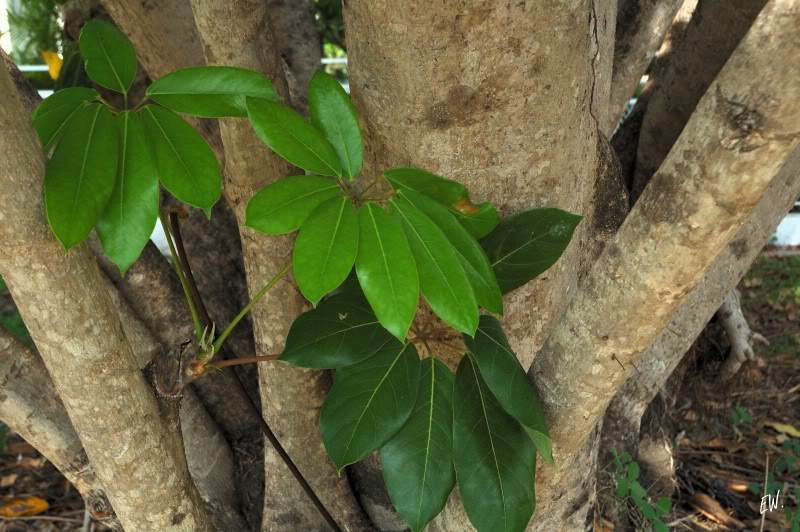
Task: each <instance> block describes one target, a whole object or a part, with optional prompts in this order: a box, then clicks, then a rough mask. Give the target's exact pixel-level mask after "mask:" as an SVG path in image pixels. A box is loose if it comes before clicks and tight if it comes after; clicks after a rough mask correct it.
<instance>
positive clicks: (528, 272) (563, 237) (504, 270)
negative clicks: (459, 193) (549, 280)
mask: <svg viewBox="0 0 800 532" xmlns="http://www.w3.org/2000/svg"><path fill="white" fill-rule="evenodd" d="M580 221H581V217H580V216H578V215H576V214H571V213H568V212H566V211H562V210H560V209H550V208H547V209H531V210H529V211H525V212H521V213H519V214H515V215H514V216H511V217H509V218H506V219H504V220H503V221H502V222H500V224H499V225H498V226H497V228H495V230H494V231H492V233H491V234H490V235H489V236H487V237H486V238H485V239H484V240H483V241H482V242H481V245H482V246H483V249H485V250H486V254H487V255H488V256H489V261H490V262H491V263H492V269H494V273H495V275H496V276H497V282H498V284H499V285H500V289H501V290H502V291H503V293H504V294H507V293H508V292H510V291H511V290H514V289H515V288H518V287H520V286H522V285H524V284H526V283H527V282H528V281H530V280H531V279H534V278H535V277H537V276H538V275H541V274H542V273H544V272H545V271H546V270H547V269H548V268H550V266H552V265H553V264H555V262H556V261H557V260H558V258H559V257H560V256H561V254H562V253H563V252H564V250H565V249H566V248H567V245H568V244H569V241H570V239H572V233H574V232H575V227H576V226H577V225H578V222H580Z"/></svg>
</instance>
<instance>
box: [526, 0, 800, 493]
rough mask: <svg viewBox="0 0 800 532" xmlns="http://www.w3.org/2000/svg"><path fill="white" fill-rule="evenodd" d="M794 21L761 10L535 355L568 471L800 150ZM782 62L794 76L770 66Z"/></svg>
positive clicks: (535, 370) (798, 19)
mask: <svg viewBox="0 0 800 532" xmlns="http://www.w3.org/2000/svg"><path fill="white" fill-rule="evenodd" d="M798 23H800V3H798V2H797V1H796V0H773V1H772V2H771V3H770V4H769V5H768V6H767V7H766V8H765V9H764V11H762V13H761V15H760V16H759V18H758V19H757V20H756V22H755V24H754V25H753V28H752V29H751V30H750V32H749V33H748V34H747V36H746V37H745V39H744V40H743V41H742V43H741V44H740V45H739V47H738V48H737V49H736V51H735V52H734V54H733V56H732V57H731V59H730V60H729V61H728V63H727V64H726V65H725V67H724V68H723V69H722V71H721V72H720V75H719V77H718V78H717V80H716V81H715V82H714V83H713V84H712V85H711V87H710V88H709V90H708V92H707V93H706V96H704V97H703V99H702V100H701V102H700V104H699V105H698V107H697V110H696V111H695V113H694V115H693V116H692V118H691V119H690V120H689V123H688V124H687V126H686V128H685V129H684V132H683V134H682V135H681V137H680V138H679V140H678V142H677V144H676V145H675V147H674V148H673V150H672V151H671V152H670V155H669V156H668V157H667V159H666V161H665V162H664V164H663V165H662V167H661V168H660V169H659V171H658V172H657V173H656V175H655V177H654V178H653V181H652V182H651V184H650V186H649V187H648V188H647V189H646V191H645V193H644V195H643V196H642V198H641V199H640V201H639V202H638V203H637V205H636V207H635V208H634V210H633V211H632V212H631V214H630V215H629V216H628V218H627V219H626V221H625V223H624V224H623V226H622V228H621V229H620V231H619V232H618V234H617V235H616V237H615V238H614V240H613V241H612V242H610V243H609V245H608V246H607V247H606V249H605V251H604V252H603V255H602V256H601V257H600V259H599V260H598V262H597V263H596V264H595V266H594V268H593V269H592V271H591V272H590V274H589V276H588V278H587V279H586V282H585V283H584V285H583V286H582V288H581V289H580V290H579V291H578V293H577V294H576V296H575V298H574V299H573V300H572V302H571V304H570V306H569V308H568V309H567V311H566V313H565V315H564V316H563V318H562V319H561V321H560V322H559V324H558V326H557V327H556V329H555V330H554V332H553V334H552V335H551V337H550V338H549V339H548V341H547V344H546V345H545V347H544V348H543V349H542V351H541V352H540V353H539V354H538V355H537V357H536V359H535V361H534V364H533V366H532V367H531V371H530V375H531V377H532V378H534V379H535V380H536V382H537V384H538V385H539V389H540V391H541V392H542V396H543V399H544V401H545V403H546V404H547V412H548V417H549V420H550V426H551V427H552V433H551V435H552V437H553V440H554V444H555V450H556V457H557V459H558V460H559V461H560V462H561V463H562V464H563V465H562V468H563V467H565V466H567V464H569V462H570V458H571V457H572V456H573V455H574V454H575V453H577V452H578V450H579V449H580V448H581V447H582V446H583V445H584V444H585V441H586V438H585V435H586V434H588V433H589V432H590V431H591V429H592V428H593V427H594V425H595V424H596V422H597V420H598V419H599V417H600V415H601V414H602V412H603V411H604V409H605V406H606V405H607V403H608V401H609V400H610V399H611V397H612V395H613V393H614V392H615V391H616V389H617V388H618V387H619V386H620V384H621V383H622V382H623V381H624V380H625V379H626V378H627V377H628V375H629V373H630V370H629V369H628V368H632V366H633V365H634V364H637V363H638V361H639V359H640V357H641V354H642V353H643V352H644V351H645V350H646V349H647V348H648V347H649V346H650V344H651V343H652V342H653V341H654V340H655V338H656V337H657V335H658V334H659V333H660V332H661V331H662V330H663V329H664V328H665V327H666V326H667V324H668V323H669V321H670V320H671V319H672V317H673V316H674V315H675V312H676V310H677V309H678V307H679V305H680V304H683V303H684V301H685V299H686V297H687V296H688V294H689V293H691V291H692V290H693V289H694V288H695V287H696V286H698V284H699V283H700V281H701V280H702V277H703V275H704V274H705V273H706V271H707V270H708V268H709V267H710V266H711V265H712V264H713V261H714V260H715V259H716V257H717V256H718V255H719V254H720V253H721V252H722V251H723V250H724V247H725V246H726V245H727V244H728V243H729V242H730V241H731V240H732V239H733V237H734V236H735V234H736V233H737V232H738V230H739V228H741V227H742V226H743V224H744V222H745V221H746V219H747V216H748V215H749V213H750V212H751V210H752V209H753V208H754V206H755V205H757V204H758V202H759V201H760V199H761V197H762V196H763V195H764V193H765V192H766V190H767V189H768V187H769V185H770V183H771V181H772V180H773V179H774V178H775V176H776V175H777V174H778V172H779V170H780V169H781V167H782V166H783V163H784V161H785V160H786V159H787V156H788V154H789V153H791V151H792V150H793V149H794V148H795V147H796V146H797V144H798V142H800V135H799V134H798V132H797V129H796V124H797V121H798V119H800V104H798V96H800V83H799V82H798V80H797V78H796V76H794V75H793V74H791V73H792V72H794V71H796V70H797V68H798V67H800V63H798V62H800V59H798V58H800V48H799V47H800V42H797V40H796V39H793V38H792V37H791V35H792V32H793V31H794V30H793V29H792V28H795V27H796V25H797V24H798ZM778 54H780V56H781V57H786V58H787V61H789V64H787V65H785V66H786V68H765V67H764V65H769V64H770V62H771V61H774V58H775V57H777V56H778ZM755 73H758V75H755ZM764 87H774V88H776V90H775V91H774V92H773V93H771V94H770V98H769V99H768V100H766V99H765V98H764V96H763V88H764ZM678 176H680V180H679V179H678ZM716 304H717V305H718V304H719V301H718V302H716ZM608 308H613V309H615V312H614V313H611V314H609V313H608V312H605V311H604V310H603V309H608ZM643 309H647V312H643ZM620 365H622V366H624V367H625V368H626V369H625V370H623V369H622V368H621V367H620ZM558 478H559V473H558V472H556V473H555V474H554V475H553V477H552V480H551V482H557V480H558Z"/></svg>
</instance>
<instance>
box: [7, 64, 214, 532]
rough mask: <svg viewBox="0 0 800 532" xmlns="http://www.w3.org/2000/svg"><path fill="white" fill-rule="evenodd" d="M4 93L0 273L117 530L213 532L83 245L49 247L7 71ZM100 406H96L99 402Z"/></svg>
mask: <svg viewBox="0 0 800 532" xmlns="http://www.w3.org/2000/svg"><path fill="white" fill-rule="evenodd" d="M0 88H1V91H0V92H2V93H3V94H6V95H8V97H7V99H6V101H5V102H4V105H3V106H2V107H0V152H2V153H3V154H4V156H3V158H2V160H0V176H2V178H3V180H4V185H3V186H2V187H0V211H1V212H3V214H4V216H5V219H6V223H4V224H2V227H1V228H0V236H2V239H3V242H4V244H5V246H6V249H7V253H6V254H4V255H3V256H2V257H1V258H0V270H2V274H3V277H4V278H5V279H6V281H7V282H8V286H9V289H10V290H11V293H12V295H13V297H14V300H15V301H16V302H17V305H18V307H19V310H20V313H21V314H22V317H23V319H24V321H25V324H26V325H27V327H28V329H29V331H30V333H31V336H32V338H33V340H34V342H35V343H36V345H37V347H38V349H39V352H40V354H41V356H42V359H43V360H44V362H45V366H46V367H47V369H48V372H49V373H50V375H51V377H52V379H53V382H54V384H55V387H56V389H57V390H58V392H59V395H60V396H61V398H62V400H63V401H64V405H65V406H66V408H67V412H68V413H69V417H70V419H71V420H72V423H73V425H74V426H75V428H76V430H77V432H78V434H79V435H80V438H81V442H82V443H83V445H84V448H85V449H86V452H87V454H88V455H89V458H90V460H91V461H92V464H93V465H94V467H95V469H96V471H97V474H98V476H99V477H100V479H101V481H102V482H103V485H104V486H107V487H108V486H112V487H113V489H111V490H109V491H107V494H108V497H109V500H110V501H111V503H112V505H113V507H114V510H115V511H116V513H117V516H118V517H119V519H120V521H121V522H122V524H123V526H125V527H126V528H130V529H134V530H136V529H148V528H152V527H154V526H155V527H157V528H159V529H160V530H185V529H186V528H187V527H188V528H193V529H195V530H211V528H212V526H211V521H210V516H209V514H208V512H207V510H206V508H205V505H204V503H203V502H202V501H201V499H200V497H199V495H198V494H197V491H196V489H195V488H194V485H193V484H192V482H191V479H190V477H189V472H188V468H187V466H186V462H185V458H184V456H183V448H182V444H181V441H180V438H179V435H176V434H172V433H170V431H169V430H168V429H167V427H166V426H164V425H163V424H162V422H161V420H160V418H159V413H158V405H157V404H156V400H155V397H154V396H153V395H152V392H151V390H150V388H149V387H148V385H147V383H146V382H145V380H144V378H143V377H142V374H141V372H140V371H139V368H138V367H137V366H136V364H135V358H134V356H133V352H132V350H131V347H130V345H129V344H128V342H127V340H126V338H125V336H124V334H123V332H122V328H121V325H120V322H119V319H118V318H117V316H116V312H115V311H114V308H113V305H112V303H111V300H110V298H109V296H108V293H107V292H106V290H105V288H104V287H103V281H102V277H101V274H100V272H99V270H98V269H97V265H96V263H95V261H94V259H93V257H92V256H91V254H90V252H89V250H88V248H87V246H86V245H80V246H77V247H76V248H75V249H72V250H71V251H70V252H69V253H65V252H64V249H63V248H62V247H61V246H60V245H59V244H58V242H56V240H55V239H54V238H53V235H52V233H51V232H50V229H49V227H48V225H47V222H46V219H45V213H44V205H43V199H42V177H43V175H44V168H45V165H44V158H43V156H42V153H41V150H40V148H39V141H38V139H37V137H36V134H35V132H34V131H33V128H32V127H31V123H30V118H29V114H28V112H27V111H26V109H25V107H24V105H23V103H22V102H21V101H20V99H19V97H18V96H17V92H16V88H15V86H14V82H13V81H12V79H11V77H10V75H9V73H8V71H7V69H6V68H3V69H2V71H1V72H0ZM99 397H102V398H103V400H102V401H98V400H97V398H99Z"/></svg>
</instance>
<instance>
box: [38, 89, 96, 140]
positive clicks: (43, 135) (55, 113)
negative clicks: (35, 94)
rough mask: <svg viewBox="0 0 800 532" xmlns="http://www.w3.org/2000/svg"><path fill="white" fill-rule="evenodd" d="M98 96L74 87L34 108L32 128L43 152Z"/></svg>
mask: <svg viewBox="0 0 800 532" xmlns="http://www.w3.org/2000/svg"><path fill="white" fill-rule="evenodd" d="M98 96H99V94H97V91H95V90H94V89H86V88H83V87H75V88H72V89H64V90H60V91H58V92H55V93H53V94H52V95H50V96H48V97H47V98H46V99H45V100H43V101H42V103H40V104H39V106H38V107H36V110H35V111H34V112H33V127H34V128H36V133H38V135H39V140H41V141H42V146H43V147H44V150H45V151H49V150H50V148H51V147H52V146H53V145H54V144H55V143H56V142H57V141H58V138H59V133H61V132H62V131H63V130H64V128H65V127H66V125H67V124H68V123H69V121H70V119H71V118H72V117H73V116H75V114H76V113H77V112H78V110H79V109H81V108H82V107H83V105H84V104H85V103H86V102H90V101H92V100H94V99H95V98H97V97H98Z"/></svg>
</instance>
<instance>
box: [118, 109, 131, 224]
mask: <svg viewBox="0 0 800 532" xmlns="http://www.w3.org/2000/svg"><path fill="white" fill-rule="evenodd" d="M124 120H125V124H124V126H123V129H122V157H120V162H119V223H120V226H121V224H122V218H123V214H122V204H123V203H124V200H123V198H124V197H125V175H126V173H125V159H126V158H127V156H128V121H129V120H130V115H129V114H128V113H125V115H124Z"/></svg>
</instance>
